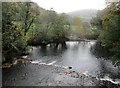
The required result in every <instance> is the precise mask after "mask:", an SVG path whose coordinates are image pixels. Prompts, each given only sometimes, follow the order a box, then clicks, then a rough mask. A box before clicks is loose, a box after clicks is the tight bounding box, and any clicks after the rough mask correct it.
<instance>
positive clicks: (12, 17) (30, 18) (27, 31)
mask: <svg viewBox="0 0 120 88" xmlns="http://www.w3.org/2000/svg"><path fill="white" fill-rule="evenodd" d="M69 29H70V23H69V21H68V18H67V15H65V14H57V13H56V12H55V11H53V10H52V9H51V10H45V9H43V8H41V7H39V6H38V5H37V4H35V3H33V2H3V3H2V57H3V61H9V60H12V59H13V58H18V57H19V56H21V55H24V54H26V51H28V50H29V49H30V46H29V45H35V46H37V45H41V46H42V45H43V46H45V45H47V44H48V43H55V44H56V46H57V45H58V44H59V43H62V44H63V45H64V41H65V39H66V38H65V37H66V36H67V35H68V34H69Z"/></svg>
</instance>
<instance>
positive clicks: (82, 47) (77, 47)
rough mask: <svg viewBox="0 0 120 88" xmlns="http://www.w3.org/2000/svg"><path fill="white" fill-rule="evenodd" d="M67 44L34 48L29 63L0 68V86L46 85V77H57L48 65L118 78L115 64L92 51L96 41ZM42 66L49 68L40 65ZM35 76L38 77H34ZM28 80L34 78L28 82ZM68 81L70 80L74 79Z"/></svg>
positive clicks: (119, 77)
mask: <svg viewBox="0 0 120 88" xmlns="http://www.w3.org/2000/svg"><path fill="white" fill-rule="evenodd" d="M66 44H67V48H62V47H61V46H59V47H58V48H57V49H55V48H52V47H50V46H49V45H48V46H47V47H46V48H44V49H42V48H41V47H33V49H32V50H31V51H30V55H29V57H30V58H31V59H32V61H31V62H30V63H29V64H28V65H23V64H20V63H19V64H17V65H16V66H14V67H12V68H10V69H4V70H3V85H19V86H21V85H33V86H35V85H39V86H41V85H47V83H48V82H49V83H50V81H48V82H46V84H45V83H44V81H45V79H46V80H48V78H49V79H54V80H55V79H56V77H55V75H53V74H52V72H50V71H51V70H52V69H54V68H52V69H48V68H51V67H50V66H53V67H57V68H63V69H68V68H69V67H71V69H70V70H72V71H75V72H78V73H81V74H88V75H91V76H92V77H97V78H101V79H102V78H106V79H109V80H112V81H114V82H115V81H119V79H120V70H119V69H118V67H114V65H113V64H112V62H111V61H109V60H105V58H98V57H96V56H95V55H94V54H93V53H92V52H91V47H92V46H94V44H95V41H90V42H66ZM44 65H45V66H48V67H47V68H45V67H42V66H44ZM24 75H25V78H24V77H23V76H24ZM41 76H42V77H41ZM21 77H22V78H21ZM38 78H39V80H36V79H38ZM30 79H32V80H33V81H32V82H31V81H30ZM40 79H44V80H43V81H42V82H43V84H41V83H38V82H37V81H40ZM59 79H60V80H61V78H60V77H58V75H57V80H59ZM66 79H67V78H66ZM69 80H71V82H72V80H73V79H69ZM67 81H68V80H67ZM52 83H53V82H52Z"/></svg>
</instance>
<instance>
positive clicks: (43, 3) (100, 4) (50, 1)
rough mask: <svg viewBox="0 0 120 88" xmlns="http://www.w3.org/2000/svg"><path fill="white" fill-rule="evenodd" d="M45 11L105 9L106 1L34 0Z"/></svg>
mask: <svg viewBox="0 0 120 88" xmlns="http://www.w3.org/2000/svg"><path fill="white" fill-rule="evenodd" d="M32 1H34V2H36V3H37V4H38V5H39V6H40V7H43V8H45V9H48V10H49V9H50V8H53V10H55V11H56V12H58V13H62V12H65V13H67V12H71V11H76V10H81V9H103V8H104V7H105V0H32Z"/></svg>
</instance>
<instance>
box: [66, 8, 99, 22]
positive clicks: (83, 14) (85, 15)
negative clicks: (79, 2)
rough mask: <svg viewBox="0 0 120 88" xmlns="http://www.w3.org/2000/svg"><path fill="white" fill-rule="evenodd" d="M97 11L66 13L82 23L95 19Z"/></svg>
mask: <svg viewBox="0 0 120 88" xmlns="http://www.w3.org/2000/svg"><path fill="white" fill-rule="evenodd" d="M97 11H98V10H95V9H84V10H78V11H73V12H69V13H67V14H68V15H69V16H70V17H75V16H78V17H80V18H82V19H83V20H84V21H90V20H91V18H92V17H95V16H96V14H97Z"/></svg>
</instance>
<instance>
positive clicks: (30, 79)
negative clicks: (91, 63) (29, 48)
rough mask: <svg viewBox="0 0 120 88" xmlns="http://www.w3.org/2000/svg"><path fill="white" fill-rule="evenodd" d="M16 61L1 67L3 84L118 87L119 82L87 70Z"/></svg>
mask: <svg viewBox="0 0 120 88" xmlns="http://www.w3.org/2000/svg"><path fill="white" fill-rule="evenodd" d="M18 61H20V62H18V63H17V64H16V65H15V66H12V67H10V68H3V83H2V84H3V86H101V87H102V86H107V88H111V87H114V88H119V87H120V83H119V82H115V81H113V80H108V79H104V78H97V77H93V76H91V75H89V74H87V72H85V73H79V72H76V71H74V70H72V68H71V69H70V68H69V67H61V66H58V65H52V64H45V63H41V64H40V63H35V61H32V60H29V59H28V60H27V59H21V60H20V59H19V60H18ZM19 68H21V69H19ZM22 68H23V69H22ZM31 68H32V69H31ZM15 69H17V70H15ZM4 74H5V75H4Z"/></svg>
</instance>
